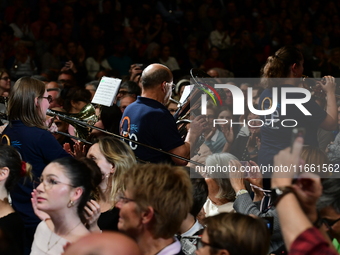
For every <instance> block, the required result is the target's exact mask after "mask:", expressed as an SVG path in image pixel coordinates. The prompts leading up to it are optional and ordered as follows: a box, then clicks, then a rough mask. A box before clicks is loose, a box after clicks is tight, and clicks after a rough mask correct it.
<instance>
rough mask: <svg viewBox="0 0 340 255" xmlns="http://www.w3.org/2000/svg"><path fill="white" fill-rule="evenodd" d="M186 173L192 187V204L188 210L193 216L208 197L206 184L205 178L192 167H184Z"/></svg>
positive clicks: (195, 215)
mask: <svg viewBox="0 0 340 255" xmlns="http://www.w3.org/2000/svg"><path fill="white" fill-rule="evenodd" d="M185 170H187V172H188V174H189V175H190V181H191V184H192V189H193V198H194V200H193V205H192V207H191V210H190V214H191V215H193V216H194V217H195V218H196V217H197V215H198V214H199V212H200V211H201V209H202V207H203V205H204V203H205V202H206V201H207V197H208V185H207V183H206V182H205V179H204V178H203V177H202V176H201V175H200V174H199V173H197V172H196V171H195V169H194V168H189V167H185Z"/></svg>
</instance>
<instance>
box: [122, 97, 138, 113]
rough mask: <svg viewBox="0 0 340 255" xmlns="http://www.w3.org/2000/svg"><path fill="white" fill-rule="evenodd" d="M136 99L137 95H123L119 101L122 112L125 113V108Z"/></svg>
mask: <svg viewBox="0 0 340 255" xmlns="http://www.w3.org/2000/svg"><path fill="white" fill-rule="evenodd" d="M134 101H136V97H135V96H130V95H126V96H124V97H122V98H121V99H120V101H119V109H120V110H121V112H122V113H124V111H125V108H126V107H128V106H129V105H130V104H132V103H133V102H134Z"/></svg>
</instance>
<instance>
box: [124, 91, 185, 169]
mask: <svg viewBox="0 0 340 255" xmlns="http://www.w3.org/2000/svg"><path fill="white" fill-rule="evenodd" d="M120 133H121V135H123V136H126V137H129V138H130V139H133V140H136V141H139V142H141V143H144V144H147V145H150V146H152V147H155V148H158V149H162V150H164V151H170V150H172V149H174V148H177V147H178V146H181V145H183V144H184V142H183V140H182V139H181V137H180V134H179V133H178V129H177V126H176V122H175V119H174V118H173V116H172V115H171V113H170V112H169V110H168V109H167V108H166V107H165V106H164V105H163V104H161V103H160V102H158V101H156V100H153V99H150V98H146V97H140V96H139V97H138V98H137V100H136V101H135V102H133V103H132V104H130V105H129V106H128V107H127V108H126V109H125V111H124V113H123V117H122V120H121V125H120ZM126 142H127V143H128V144H129V145H130V147H131V149H132V150H133V151H134V153H135V155H136V157H137V158H139V159H142V160H145V161H148V162H152V163H160V162H163V163H164V162H168V163H171V162H172V161H171V158H170V156H168V155H166V154H164V153H161V152H158V151H156V150H152V149H149V148H146V147H144V146H142V145H137V144H134V143H133V142H129V141H126Z"/></svg>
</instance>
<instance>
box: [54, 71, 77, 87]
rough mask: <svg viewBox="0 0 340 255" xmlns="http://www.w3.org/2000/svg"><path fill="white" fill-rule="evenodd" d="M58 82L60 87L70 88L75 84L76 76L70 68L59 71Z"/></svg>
mask: <svg viewBox="0 0 340 255" xmlns="http://www.w3.org/2000/svg"><path fill="white" fill-rule="evenodd" d="M58 83H59V85H60V86H61V87H62V88H70V87H75V86H77V80H76V77H75V75H74V73H73V72H72V71H70V70H67V71H61V72H59V75H58Z"/></svg>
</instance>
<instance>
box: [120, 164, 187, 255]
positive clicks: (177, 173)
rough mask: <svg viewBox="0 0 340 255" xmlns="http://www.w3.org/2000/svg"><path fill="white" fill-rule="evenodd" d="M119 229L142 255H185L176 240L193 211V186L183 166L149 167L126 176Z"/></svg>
mask: <svg viewBox="0 0 340 255" xmlns="http://www.w3.org/2000/svg"><path fill="white" fill-rule="evenodd" d="M122 185H123V186H124V187H125V191H124V192H123V194H122V195H120V196H119V202H118V203H117V206H118V207H119V208H120V213H119V216H120V218H119V222H118V229H119V230H120V231H122V232H124V233H126V234H127V235H129V236H130V237H132V238H133V239H135V240H136V241H137V244H138V246H139V248H140V250H141V252H142V254H145V255H146V254H156V253H159V252H160V251H161V253H163V252H164V253H165V254H182V252H181V244H180V242H179V241H178V240H177V239H176V238H175V237H174V235H175V234H176V233H178V231H179V230H180V227H181V224H182V222H183V220H184V219H185V218H186V217H187V215H188V213H189V212H190V209H191V208H192V185H191V182H190V178H189V175H188V174H187V172H186V171H185V170H184V169H183V168H182V167H176V166H170V165H164V164H145V165H139V166H135V167H134V168H132V169H131V170H130V171H129V172H127V173H125V174H124V179H123V182H122Z"/></svg>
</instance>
